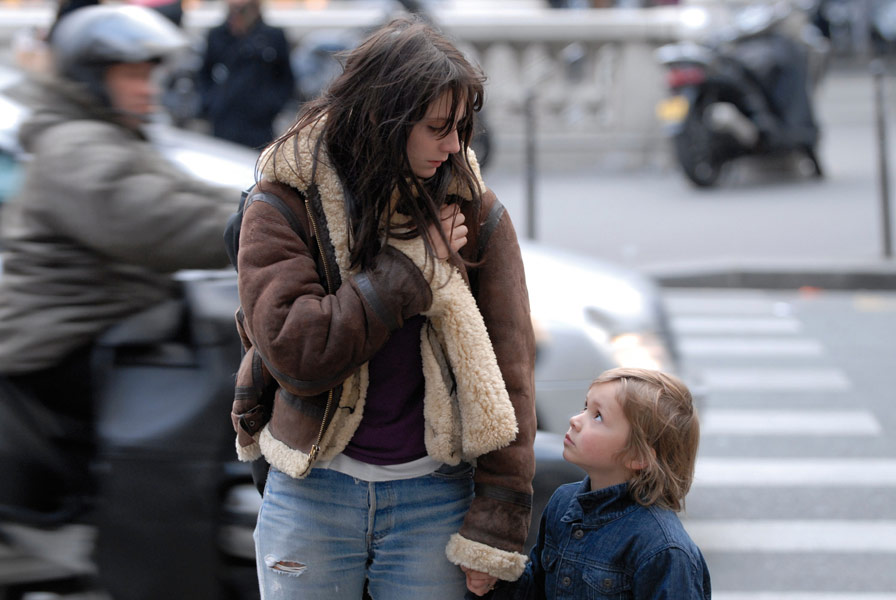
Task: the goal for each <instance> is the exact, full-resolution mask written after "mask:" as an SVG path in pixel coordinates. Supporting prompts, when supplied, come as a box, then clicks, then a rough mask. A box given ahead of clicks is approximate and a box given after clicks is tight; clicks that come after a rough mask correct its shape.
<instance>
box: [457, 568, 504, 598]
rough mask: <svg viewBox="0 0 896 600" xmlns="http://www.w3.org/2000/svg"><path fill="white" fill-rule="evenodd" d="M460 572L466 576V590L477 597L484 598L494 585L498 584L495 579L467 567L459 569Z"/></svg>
mask: <svg viewBox="0 0 896 600" xmlns="http://www.w3.org/2000/svg"><path fill="white" fill-rule="evenodd" d="M461 570H462V571H463V572H464V573H466V575H467V589H468V590H470V591H471V592H473V593H474V594H476V595H477V596H484V595H486V594H487V593H489V592H490V591H491V590H493V589H495V584H496V583H497V582H498V578H497V577H492V576H491V575H489V574H488V573H482V572H481V571H474V570H473V569H468V568H467V567H461Z"/></svg>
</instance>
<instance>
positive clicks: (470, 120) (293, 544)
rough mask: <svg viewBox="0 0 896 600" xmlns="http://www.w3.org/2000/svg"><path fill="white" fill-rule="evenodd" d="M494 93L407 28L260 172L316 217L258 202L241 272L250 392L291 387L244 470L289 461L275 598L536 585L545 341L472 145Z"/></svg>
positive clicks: (277, 500)
mask: <svg viewBox="0 0 896 600" xmlns="http://www.w3.org/2000/svg"><path fill="white" fill-rule="evenodd" d="M483 85H484V76H483V75H482V73H481V71H480V70H479V69H478V68H476V67H474V66H473V65H471V64H470V63H469V62H468V61H467V60H466V59H465V58H464V56H463V54H462V53H461V52H460V51H459V50H458V49H457V48H456V47H455V46H454V45H453V44H452V43H451V42H450V41H449V40H447V39H446V38H445V37H444V36H442V35H441V34H440V33H438V32H437V31H436V30H435V29H433V28H432V27H430V26H428V25H426V24H425V22H423V21H422V20H420V19H419V18H404V19H399V20H396V21H393V22H391V23H389V24H388V25H386V26H384V27H383V28H381V29H379V30H378V31H376V32H374V33H373V34H371V36H370V37H368V38H367V39H366V40H365V41H363V42H362V43H361V44H360V46H358V47H357V48H356V49H354V50H352V51H351V52H350V53H349V54H348V55H347V57H346V62H345V69H344V71H343V73H342V74H341V75H339V76H338V77H337V78H336V79H335V80H334V81H333V82H332V84H331V85H330V86H329V88H328V89H327V90H326V91H325V93H324V94H322V95H321V96H320V97H318V98H317V99H315V100H313V101H311V102H309V103H308V104H306V105H305V106H304V107H303V109H302V111H301V112H300V114H299V117H298V119H297V121H296V123H295V124H294V125H293V126H292V127H291V128H290V129H289V130H288V131H287V132H286V133H285V134H284V135H282V136H281V137H280V138H278V139H277V140H276V141H275V142H274V143H273V144H271V145H270V146H268V148H267V149H266V150H265V151H264V153H263V154H262V157H261V159H260V162H259V168H260V169H261V179H260V182H259V184H258V187H259V189H260V190H261V191H264V192H268V193H273V194H276V195H278V196H279V197H281V198H282V199H283V200H284V202H285V203H286V204H287V207H289V208H291V210H292V213H293V215H292V216H294V217H295V221H296V223H295V226H294V227H295V229H294V227H293V226H291V225H290V224H289V222H288V221H287V220H286V219H285V218H284V216H282V215H281V213H280V212H278V210H277V209H276V208H274V207H273V206H272V205H271V204H268V203H265V202H254V203H252V204H250V205H249V207H248V208H247V209H246V212H245V216H244V219H243V223H242V233H241V236H240V249H239V254H238V264H239V290H240V299H241V302H242V307H243V313H244V314H243V317H244V318H241V319H240V321H239V322H240V323H241V329H242V333H244V334H245V337H244V339H245V340H251V343H252V345H251V347H250V348H249V349H248V351H247V354H246V355H245V358H244V360H243V363H242V365H241V368H240V373H239V374H238V376H237V389H238V390H244V391H250V390H253V389H256V388H255V387H254V385H253V383H252V378H253V376H254V375H255V374H256V373H259V374H263V373H264V372H265V371H267V370H269V373H270V374H271V375H273V377H275V378H276V380H277V382H278V383H279V385H280V387H279V390H278V391H277V393H276V396H275V397H274V398H273V399H272V400H271V402H272V403H273V404H272V411H273V412H272V414H271V416H270V420H269V421H265V419H264V418H260V417H259V415H261V414H262V413H263V412H264V411H266V410H268V411H269V410H271V406H268V405H267V404H266V403H265V402H266V401H265V397H264V396H262V397H261V398H255V397H252V396H250V395H247V394H244V393H238V396H237V398H236V400H235V402H234V408H233V419H234V423H235V428H236V430H237V437H238V449H239V455H240V458H241V459H243V460H264V461H267V462H269V463H270V465H271V467H270V471H269V473H268V476H267V483H266V487H265V489H264V496H263V500H262V506H261V510H260V512H259V516H258V522H257V526H256V530H255V541H256V557H257V558H256V562H257V567H258V575H259V580H260V585H261V590H262V597H263V598H327V599H328V600H341V599H344V600H357V599H358V598H360V597H361V594H362V590H363V588H364V585H365V580H366V583H367V585H369V590H370V595H371V596H372V597H374V598H389V599H391V600H410V599H418V598H460V597H462V596H463V594H464V589H465V577H464V574H463V572H462V571H461V569H459V568H458V566H456V565H463V566H465V567H468V568H474V569H477V570H479V571H482V572H484V573H488V576H489V577H492V578H494V579H499V578H500V579H506V580H513V579H516V578H517V577H518V576H519V575H520V573H522V571H523V568H524V565H525V559H526V557H525V555H524V554H522V549H523V544H524V543H525V540H526V535H527V532H528V528H529V522H530V513H531V498H532V477H533V475H534V467H535V463H534V452H533V440H534V434H535V411H534V384H533V367H534V360H535V341H534V334H533V331H532V323H531V319H530V313H529V302H528V294H527V291H526V282H525V275H524V271H523V264H522V258H521V255H520V248H519V245H518V243H517V238H516V234H515V232H514V228H513V225H512V223H511V221H510V217H509V216H508V214H507V213H506V212H505V211H504V210H503V208H502V207H501V205H500V203H498V201H497V199H496V197H495V195H494V193H493V192H491V191H490V190H488V189H487V188H486V187H485V184H484V183H483V181H482V178H481V175H480V171H479V167H478V164H477V163H476V159H475V155H474V154H473V152H472V151H471V150H470V149H469V144H470V139H471V137H472V134H473V129H474V116H475V113H476V112H477V111H478V110H479V109H480V108H481V107H482V101H483ZM261 357H263V358H261ZM253 367H254V368H253ZM260 381H261V380H258V382H259V383H260ZM474 464H475V466H474ZM446 555H447V556H446Z"/></svg>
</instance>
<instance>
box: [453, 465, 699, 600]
mask: <svg viewBox="0 0 896 600" xmlns="http://www.w3.org/2000/svg"><path fill="white" fill-rule="evenodd" d="M486 597H487V598H491V599H492V600H523V599H531V598H544V599H554V598H576V599H589V598H592V599H597V598H619V599H622V598H636V599H638V600H647V599H651V600H654V599H660V598H663V599H667V600H708V599H709V598H710V581H709V570H708V569H707V567H706V562H705V561H704V560H703V555H702V554H701V552H700V549H699V548H697V546H696V544H694V542H693V541H692V540H691V538H690V536H689V535H688V534H687V532H686V531H685V530H684V527H683V526H682V524H681V521H680V520H679V519H678V516H677V515H676V514H675V513H674V512H673V511H671V510H668V509H664V508H659V507H656V506H650V507H645V506H641V505H640V504H638V503H637V502H635V501H634V500H633V499H632V497H631V496H630V495H629V493H628V484H627V483H623V484H620V485H616V486H612V487H608V488H604V489H601V490H597V491H594V492H592V491H591V481H590V479H588V478H585V479H584V480H583V481H580V482H579V483H570V484H566V485H564V486H561V487H560V488H558V489H557V491H556V492H554V495H553V496H552V497H551V500H550V502H549V503H548V505H547V507H546V508H545V510H544V514H543V515H542V518H541V527H540V528H539V531H538V541H537V542H536V544H535V546H534V547H533V548H532V551H531V552H530V553H529V564H528V565H527V567H526V571H525V572H524V573H523V575H522V576H521V577H520V578H519V579H518V580H517V581H515V582H506V581H502V582H499V584H498V585H497V587H496V588H495V591H494V592H492V593H491V594H490V595H488V596H486ZM467 598H470V599H472V598H477V596H474V595H472V594H468V595H467Z"/></svg>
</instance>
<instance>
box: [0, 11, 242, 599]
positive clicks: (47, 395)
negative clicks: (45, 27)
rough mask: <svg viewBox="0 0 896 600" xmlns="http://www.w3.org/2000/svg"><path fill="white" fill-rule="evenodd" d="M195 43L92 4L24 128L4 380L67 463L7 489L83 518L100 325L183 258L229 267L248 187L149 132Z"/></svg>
mask: <svg viewBox="0 0 896 600" xmlns="http://www.w3.org/2000/svg"><path fill="white" fill-rule="evenodd" d="M184 43H185V40H184V38H183V35H182V34H181V32H180V31H179V30H178V29H177V28H176V27H175V26H174V25H173V24H171V23H170V22H169V21H168V20H166V19H165V18H164V17H162V16H160V15H159V14H158V13H156V12H154V11H152V10H150V9H147V8H143V7H139V6H122V5H100V6H91V7H84V8H79V9H78V10H76V11H74V12H73V13H71V14H70V15H67V16H65V17H63V19H61V20H60V22H59V25H58V27H57V28H56V29H55V31H54V34H53V37H52V42H51V50H52V52H53V59H54V65H53V69H54V71H53V73H51V74H44V75H41V76H36V77H35V80H34V85H33V87H32V89H31V109H32V113H31V116H30V118H29V120H28V121H27V122H26V123H24V124H23V125H22V126H21V129H20V142H21V144H22V147H23V148H24V150H25V151H26V152H27V153H28V154H29V156H30V158H29V160H28V161H27V162H26V163H25V177H24V181H23V184H22V187H21V192H20V193H19V195H18V196H16V197H14V198H12V199H11V200H10V202H9V203H8V204H7V205H6V206H5V207H4V214H3V221H2V244H0V245H2V248H3V273H2V276H0V387H2V388H3V389H15V390H17V391H18V392H20V397H21V398H27V399H28V401H29V402H34V404H35V407H36V408H35V409H34V410H39V412H41V413H46V414H49V415H52V422H50V421H46V420H44V421H42V422H41V423H40V427H42V428H43V430H44V431H45V432H48V435H51V436H52V438H50V439H49V441H51V442H52V444H54V446H55V450H56V452H57V454H58V457H59V458H60V459H61V460H62V461H64V462H65V463H66V468H65V469H63V470H62V471H63V472H61V473H57V474H58V478H56V479H51V478H48V477H45V476H44V474H43V473H40V472H36V473H32V474H31V475H32V478H31V479H26V480H25V481H15V482H13V481H9V480H8V479H6V480H4V483H3V486H0V487H3V488H4V493H3V494H2V498H3V499H4V500H6V499H7V493H9V494H12V493H15V494H17V495H18V497H19V498H24V499H25V500H26V501H27V506H25V507H24V508H26V509H31V510H33V511H35V512H41V511H42V512H45V513H53V512H57V511H59V510H61V509H63V508H65V509H67V510H68V514H69V515H71V516H76V515H77V513H78V510H79V509H82V510H83V511H84V512H85V513H86V511H87V510H88V509H89V508H90V506H91V499H92V497H93V494H94V493H95V489H94V486H93V485H92V480H91V477H90V474H91V472H90V469H89V465H90V463H91V460H92V458H93V456H94V451H95V438H94V408H95V407H94V404H93V386H92V383H93V382H92V381H91V349H92V347H93V345H94V342H95V340H96V339H97V337H98V336H100V335H101V334H102V333H103V332H104V331H105V330H107V329H108V328H110V327H111V326H113V325H115V324H117V323H119V322H121V321H123V320H124V319H126V318H128V317H129V316H132V315H134V314H135V313H138V312H141V311H143V310H145V309H147V308H150V307H153V306H155V305H158V304H160V303H162V302H163V301H165V300H168V299H171V298H174V297H176V296H177V289H178V288H177V285H176V283H175V282H174V280H173V279H172V276H171V274H172V273H173V272H174V271H177V270H180V269H190V268H197V269H199V268H223V267H225V266H226V265H227V264H228V258H227V255H226V252H225V250H224V247H223V243H222V239H221V233H222V231H223V229H224V226H225V223H226V221H227V218H228V216H229V215H230V214H231V213H232V212H233V210H234V209H235V201H236V199H237V198H238V194H237V193H235V192H234V191H233V190H231V189H224V188H218V187H212V186H209V185H206V184H204V183H202V182H200V181H197V180H195V179H194V178H192V177H191V176H188V175H187V174H185V173H184V172H183V171H182V170H181V169H179V168H178V167H176V166H175V165H173V164H172V163H170V162H168V161H167V160H166V159H165V158H164V157H163V156H161V155H160V154H159V153H158V152H157V151H156V150H155V149H154V147H153V146H152V144H150V143H149V141H148V139H147V137H146V135H145V133H144V131H143V126H144V124H145V123H146V122H147V121H148V119H149V118H150V117H151V115H152V113H153V111H154V110H155V103H154V99H155V92H156V90H155V84H154V83H153V79H152V75H153V71H154V70H155V69H156V67H157V66H158V65H159V63H160V62H161V61H162V59H163V58H164V57H165V56H167V55H168V54H170V53H172V52H175V51H177V50H179V49H180V48H182V47H183V45H184ZM2 395H3V394H2V393H0V396H2ZM8 401H9V400H8V398H6V397H4V398H3V402H4V403H5V402H8ZM17 409H18V410H17V414H19V415H22V414H28V413H29V411H32V412H33V410H32V409H31V408H29V407H28V406H24V405H19V406H18V407H17ZM12 426H13V425H12V424H11V423H9V422H3V423H0V428H5V427H12ZM2 435H4V437H6V434H5V433H4V434H2ZM27 458H28V459H33V458H35V457H33V456H32V457H27ZM7 459H9V457H4V460H7ZM14 459H15V457H13V460H14ZM4 474H5V475H6V471H4ZM116 510H121V511H126V510H127V507H124V506H122V507H116ZM56 516H57V517H58V516H59V515H58V514H57V515H56ZM82 516H83V515H82ZM134 518H135V519H139V518H140V515H134ZM122 551H124V549H122ZM148 572H149V571H148ZM116 597H117V598H120V597H121V596H116Z"/></svg>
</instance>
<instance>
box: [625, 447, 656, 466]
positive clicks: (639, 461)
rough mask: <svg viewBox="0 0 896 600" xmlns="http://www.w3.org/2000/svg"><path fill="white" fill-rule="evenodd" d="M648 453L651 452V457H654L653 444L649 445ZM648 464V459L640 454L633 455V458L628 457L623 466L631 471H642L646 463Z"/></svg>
mask: <svg viewBox="0 0 896 600" xmlns="http://www.w3.org/2000/svg"><path fill="white" fill-rule="evenodd" d="M650 454H651V458H656V449H654V448H653V446H651V447H650ZM649 464H650V461H649V460H647V459H645V458H643V457H641V456H635V457H633V458H630V459H628V461H627V462H626V463H625V467H626V468H627V469H630V470H632V471H643V470H644V469H646V468H647V465H649Z"/></svg>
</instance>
